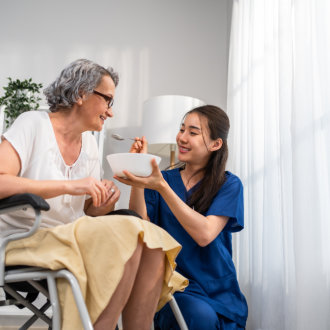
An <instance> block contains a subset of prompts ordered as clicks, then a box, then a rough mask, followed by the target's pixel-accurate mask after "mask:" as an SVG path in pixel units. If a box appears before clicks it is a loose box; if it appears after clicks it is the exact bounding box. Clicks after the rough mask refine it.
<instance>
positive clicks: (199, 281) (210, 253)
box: [145, 169, 248, 327]
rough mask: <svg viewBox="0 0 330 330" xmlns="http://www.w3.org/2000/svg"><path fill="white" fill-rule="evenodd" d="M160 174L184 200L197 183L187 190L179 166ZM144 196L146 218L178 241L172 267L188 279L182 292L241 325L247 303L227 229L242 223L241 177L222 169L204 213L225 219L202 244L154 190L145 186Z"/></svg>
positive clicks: (244, 318)
mask: <svg viewBox="0 0 330 330" xmlns="http://www.w3.org/2000/svg"><path fill="white" fill-rule="evenodd" d="M162 174H163V177H164V179H165V180H166V181H167V182H168V184H169V186H170V187H171V188H172V189H173V191H174V192H175V193H176V194H177V195H178V196H179V197H180V198H181V199H182V200H183V201H184V202H186V201H187V199H188V197H189V196H190V194H191V193H192V191H193V190H194V189H196V186H197V185H198V184H197V185H196V186H195V187H193V188H192V189H190V190H189V191H188V192H187V191H186V188H185V186H184V184H183V181H182V179H181V175H180V170H179V169H174V170H169V171H163V172H162ZM145 200H146V205H147V212H148V216H149V218H150V221H151V222H153V223H155V224H156V225H158V226H160V227H162V228H164V229H165V230H166V231H167V232H168V233H169V234H171V235H172V236H173V237H174V238H175V239H176V240H177V241H178V242H179V243H180V244H181V245H182V250H181V252H180V253H179V255H178V257H177V259H176V262H177V269H176V270H177V271H178V272H179V273H180V274H182V275H183V276H185V277H187V278H188V279H189V286H188V287H187V288H186V289H185V291H184V292H185V293H187V294H191V295H195V296H198V297H199V298H200V299H203V300H205V301H207V302H208V303H209V304H210V305H211V306H212V307H213V308H214V310H215V311H216V312H217V313H219V314H221V315H223V316H225V317H227V318H229V319H231V320H233V321H235V322H236V323H238V324H239V325H240V326H242V327H245V323H246V319H247V313H248V309H247V303H246V300H245V298H244V296H243V294H242V293H241V291H240V288H239V285H238V281H237V276H236V270H235V266H234V263H233V260H232V244H231V233H232V232H237V231H240V230H242V229H243V227H244V212H243V186H242V183H241V180H240V179H239V178H238V177H237V176H236V175H234V174H232V173H230V172H226V181H225V183H224V184H223V185H222V187H221V188H220V190H219V191H218V193H217V195H216V196H215V197H214V199H213V201H212V203H211V205H210V208H209V209H208V211H207V212H206V213H205V214H204V215H205V216H208V215H220V216H227V217H229V220H228V223H227V225H226V226H225V228H224V229H223V230H222V232H221V233H220V234H219V235H218V236H217V237H216V238H215V239H214V240H213V241H212V242H211V243H210V244H209V245H207V246H205V247H201V246H199V245H198V244H197V243H196V242H195V241H194V240H193V239H192V238H191V236H190V235H189V234H188V233H187V232H186V231H185V229H184V228H183V227H182V226H181V224H180V223H179V221H178V220H177V219H176V218H175V216H174V215H173V213H172V212H171V210H170V208H169V207H168V206H167V204H166V203H165V201H164V199H163V198H162V197H161V195H160V194H159V193H158V192H157V191H154V190H150V189H145Z"/></svg>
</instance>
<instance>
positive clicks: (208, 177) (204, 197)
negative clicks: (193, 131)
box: [185, 105, 230, 214]
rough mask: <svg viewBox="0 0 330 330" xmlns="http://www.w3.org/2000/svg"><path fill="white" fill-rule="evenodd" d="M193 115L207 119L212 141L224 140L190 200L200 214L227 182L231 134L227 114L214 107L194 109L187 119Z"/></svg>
mask: <svg viewBox="0 0 330 330" xmlns="http://www.w3.org/2000/svg"><path fill="white" fill-rule="evenodd" d="M191 113H196V114H198V116H199V117H200V118H201V117H203V118H205V119H206V121H207V125H208V128H209V132H210V138H211V139H212V140H216V139H219V138H221V139H222V147H221V148H220V149H219V150H216V151H213V152H212V153H211V157H210V159H209V161H208V163H207V164H206V165H205V167H204V168H201V169H200V170H199V171H198V172H196V173H194V175H196V174H197V173H199V172H201V171H202V172H204V177H203V179H202V181H201V182H200V184H199V186H198V188H197V189H196V190H195V191H194V192H193V193H192V195H191V197H190V199H189V200H188V205H189V206H191V207H194V210H195V211H197V212H199V213H202V214H203V213H205V212H206V211H207V210H208V208H209V207H210V205H211V202H212V200H213V198H214V196H215V195H216V194H217V192H218V191H219V189H220V188H221V186H222V185H223V184H224V182H225V181H226V176H225V170H226V163H227V159H228V144H227V136H228V132H229V127H230V123H229V118H228V116H227V114H226V113H225V112H224V111H223V110H222V109H220V108H218V107H216V106H214V105H204V106H201V107H198V108H194V109H192V110H190V111H189V112H187V113H186V115H185V117H186V116H187V115H189V114H191Z"/></svg>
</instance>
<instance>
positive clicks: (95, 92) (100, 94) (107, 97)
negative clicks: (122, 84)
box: [93, 89, 115, 109]
mask: <svg viewBox="0 0 330 330" xmlns="http://www.w3.org/2000/svg"><path fill="white" fill-rule="evenodd" d="M93 93H94V94H96V95H99V96H102V97H103V98H104V100H105V102H107V104H108V109H110V108H111V107H112V106H113V103H114V102H115V101H114V99H113V97H112V96H109V95H105V94H103V93H100V92H98V91H96V90H95V89H93Z"/></svg>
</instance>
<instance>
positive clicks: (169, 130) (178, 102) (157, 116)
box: [142, 95, 205, 167]
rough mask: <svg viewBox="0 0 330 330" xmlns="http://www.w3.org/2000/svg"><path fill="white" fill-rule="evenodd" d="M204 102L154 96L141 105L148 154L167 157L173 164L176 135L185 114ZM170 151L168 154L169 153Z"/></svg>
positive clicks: (179, 96)
mask: <svg viewBox="0 0 330 330" xmlns="http://www.w3.org/2000/svg"><path fill="white" fill-rule="evenodd" d="M201 105H205V102H203V101H201V100H199V99H197V98H194V97H190V96H182V95H161V96H154V97H151V98H150V99H148V100H146V101H145V102H144V103H143V117H142V132H143V135H145V136H146V138H147V140H148V150H149V151H148V152H149V153H152V154H156V155H159V156H161V157H168V155H170V167H173V165H174V164H175V151H176V135H177V134H178V131H179V129H180V124H181V121H182V119H183V116H184V115H185V113H186V112H187V111H189V110H191V109H193V108H196V107H198V106H201ZM169 151H170V152H169Z"/></svg>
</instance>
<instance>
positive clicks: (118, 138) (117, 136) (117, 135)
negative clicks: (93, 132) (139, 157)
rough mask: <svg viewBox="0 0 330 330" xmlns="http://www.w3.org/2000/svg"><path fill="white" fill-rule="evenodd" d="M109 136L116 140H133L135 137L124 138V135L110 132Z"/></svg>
mask: <svg viewBox="0 0 330 330" xmlns="http://www.w3.org/2000/svg"><path fill="white" fill-rule="evenodd" d="M111 136H112V137H113V138H114V139H116V140H118V141H123V140H133V141H135V139H133V138H124V137H122V136H121V135H119V134H111Z"/></svg>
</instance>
